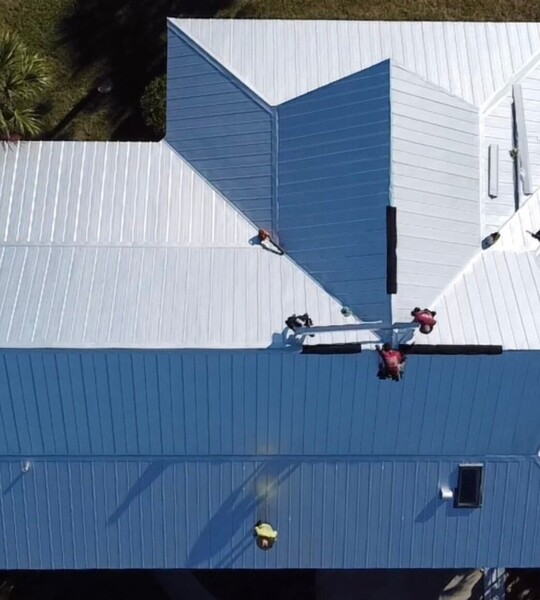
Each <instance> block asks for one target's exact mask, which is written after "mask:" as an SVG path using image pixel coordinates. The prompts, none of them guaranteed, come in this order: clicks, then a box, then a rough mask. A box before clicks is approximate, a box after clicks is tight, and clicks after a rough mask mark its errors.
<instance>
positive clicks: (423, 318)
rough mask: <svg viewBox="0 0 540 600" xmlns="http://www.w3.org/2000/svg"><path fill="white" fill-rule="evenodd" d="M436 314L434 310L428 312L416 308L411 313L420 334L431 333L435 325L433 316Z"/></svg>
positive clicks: (425, 309) (427, 310)
mask: <svg viewBox="0 0 540 600" xmlns="http://www.w3.org/2000/svg"><path fill="white" fill-rule="evenodd" d="M436 314H437V313H436V312H435V311H434V310H429V309H427V308H424V310H420V309H419V308H418V306H417V307H416V308H415V309H414V310H413V311H412V312H411V316H412V317H413V319H414V322H415V323H418V324H419V325H420V333H425V334H426V335H427V334H428V333H431V332H432V331H433V327H435V325H436V324H437V321H436V320H435V315H436Z"/></svg>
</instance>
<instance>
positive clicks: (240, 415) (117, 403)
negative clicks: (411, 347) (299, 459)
mask: <svg viewBox="0 0 540 600" xmlns="http://www.w3.org/2000/svg"><path fill="white" fill-rule="evenodd" d="M376 371H377V358H376V356H375V355H374V353H372V352H366V353H363V354H360V355H333V356H332V355H330V356H325V355H299V354H295V353H292V352H282V351H272V350H267V351H260V352H257V351H206V352H205V351H128V350H125V351H114V350H108V351H89V350H88V351H77V350H66V351H60V350H54V351H53V350H49V351H47V350H43V351H40V350H31V351H25V350H2V351H0V433H1V435H0V456H4V457H6V456H7V457H10V456H11V457H20V456H23V457H24V456H43V457H51V456H61V457H77V456H82V457H89V456H94V457H107V456H109V457H113V458H114V457H116V456H123V457H137V456H156V457H160V456H190V457H192V458H193V457H205V456H210V457H214V456H228V457H230V456H239V457H245V456H258V455H263V456H268V455H271V456H274V455H281V456H291V455H294V456H303V455H309V456H318V457H320V458H322V459H324V457H326V456H343V457H347V456H370V455H379V456H402V455H403V456H424V457H439V458H441V457H442V458H444V457H450V456H462V455H463V454H466V455H469V454H470V455H474V456H479V455H481V456H516V455H520V456H527V457H532V456H536V454H537V452H538V449H539V448H540V405H539V403H538V389H539V388H540V352H509V353H505V354H503V355H501V356H411V357H410V358H409V365H408V367H407V371H406V373H405V378H404V379H403V381H402V382H400V384H399V385H398V384H394V383H392V382H388V381H379V380H378V379H377V377H376Z"/></svg>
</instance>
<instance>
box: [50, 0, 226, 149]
mask: <svg viewBox="0 0 540 600" xmlns="http://www.w3.org/2000/svg"><path fill="white" fill-rule="evenodd" d="M232 3H233V0H76V2H75V5H74V8H73V10H72V11H71V13H70V14H68V15H67V16H66V17H65V19H64V21H63V22H62V24H61V41H62V43H63V44H66V45H67V46H68V47H69V48H70V51H71V55H72V57H73V63H74V64H73V68H74V72H75V74H77V73H78V72H81V71H84V70H86V69H88V68H90V67H92V66H94V65H102V69H103V76H104V77H109V78H110V79H111V81H112V84H113V87H112V90H111V92H110V94H109V97H108V105H109V107H110V113H111V121H112V123H113V129H114V133H113V139H141V137H142V136H144V137H147V136H148V132H147V131H146V130H145V127H144V125H143V123H142V119H141V115H140V99H141V96H142V94H143V92H144V89H145V87H146V86H147V85H148V84H149V83H150V81H152V79H153V78H154V77H157V76H158V75H162V74H164V73H165V72H166V57H167V24H166V18H167V17H174V16H183V17H211V16H214V15H215V14H216V13H217V12H218V11H219V10H221V9H224V8H227V7H229V6H230V5H231V4H232ZM150 137H151V136H150Z"/></svg>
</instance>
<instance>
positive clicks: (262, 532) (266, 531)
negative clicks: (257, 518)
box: [255, 523, 277, 541]
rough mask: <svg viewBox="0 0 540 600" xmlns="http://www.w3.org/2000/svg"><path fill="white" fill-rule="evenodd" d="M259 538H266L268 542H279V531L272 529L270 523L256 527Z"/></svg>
mask: <svg viewBox="0 0 540 600" xmlns="http://www.w3.org/2000/svg"><path fill="white" fill-rule="evenodd" d="M255 533H256V535H257V537H261V538H266V539H267V540H273V541H275V540H277V531H275V530H274V529H272V526H271V525H269V524H268V523H261V524H260V525H257V526H256V527H255Z"/></svg>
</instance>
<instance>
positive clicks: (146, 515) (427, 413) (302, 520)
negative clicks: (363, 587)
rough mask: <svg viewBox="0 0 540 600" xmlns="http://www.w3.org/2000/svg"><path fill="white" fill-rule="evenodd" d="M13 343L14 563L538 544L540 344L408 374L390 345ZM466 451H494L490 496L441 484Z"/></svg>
mask: <svg viewBox="0 0 540 600" xmlns="http://www.w3.org/2000/svg"><path fill="white" fill-rule="evenodd" d="M0 358H1V360H0V367H1V368H0V391H1V393H0V411H1V419H0V423H1V424H2V425H1V426H2V435H1V436H0V456H1V460H0V487H1V494H0V567H1V568H19V569H20V568H79V569H82V568H84V569H88V568H143V567H144V568H182V567H197V568H202V567H212V568H228V567H234V568H263V567H278V568H295V567H309V568H316V567H318V568H376V567H378V568H383V567H385V568H404V567H423V568H430V567H438V568H459V567H479V566H484V567H485V566H506V567H508V566H522V567H525V566H529V567H531V566H534V565H536V564H538V561H539V560H540V543H539V542H538V535H536V533H537V532H536V529H535V528H536V524H537V523H538V502H537V498H538V493H539V486H540V470H539V466H540V465H539V463H538V458H537V456H536V454H537V450H538V447H539V446H540V434H539V432H540V408H539V405H538V394H537V390H538V385H539V383H540V382H539V380H538V379H539V377H540V369H538V364H539V360H540V355H539V353H538V352H515V353H506V354H504V355H503V356H492V357H486V356H484V357H482V356H476V357H440V356H439V357H424V356H411V357H410V359H409V360H410V365H409V368H408V371H407V375H406V377H405V379H404V380H403V382H402V384H401V385H396V384H391V383H388V382H379V381H378V380H377V378H376V377H375V373H374V372H375V370H376V359H375V357H374V356H373V354H372V353H365V354H362V355H360V356H359V357H351V356H330V357H329V356H313V355H312V356H300V355H296V354H292V353H284V352H282V351H260V352H255V351H237V352H230V351H229V352H224V351H214V352H202V351H200V352H193V351H191V352H188V351H174V352H173V351H162V352H155V351H154V352H152V351H146V352H141V351H75V350H72V351H51V350H49V351H47V350H44V351H39V350H34V351H3V352H2V353H1V357H0ZM201 382H204V385H201ZM26 461H29V462H30V465H29V466H30V468H29V470H28V471H27V472H24V471H23V467H24V463H25V462H26ZM461 462H481V463H484V464H485V483H484V502H483V507H482V508H481V509H479V510H455V509H453V508H452V505H451V503H445V502H443V501H441V500H439V499H438V494H439V489H440V487H441V486H443V485H447V486H449V487H450V488H453V487H454V486H455V485H456V478H457V472H456V471H457V466H458V464H460V463H461ZM258 518H267V519H269V520H270V522H271V523H272V524H273V525H274V526H275V527H276V528H277V529H278V531H279V536H280V539H279V541H278V544H277V545H276V548H275V549H274V550H273V551H272V552H270V553H262V552H259V551H257V549H256V547H255V545H254V543H253V539H252V538H251V529H252V527H253V524H254V523H255V521H256V520H257V519H258Z"/></svg>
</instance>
